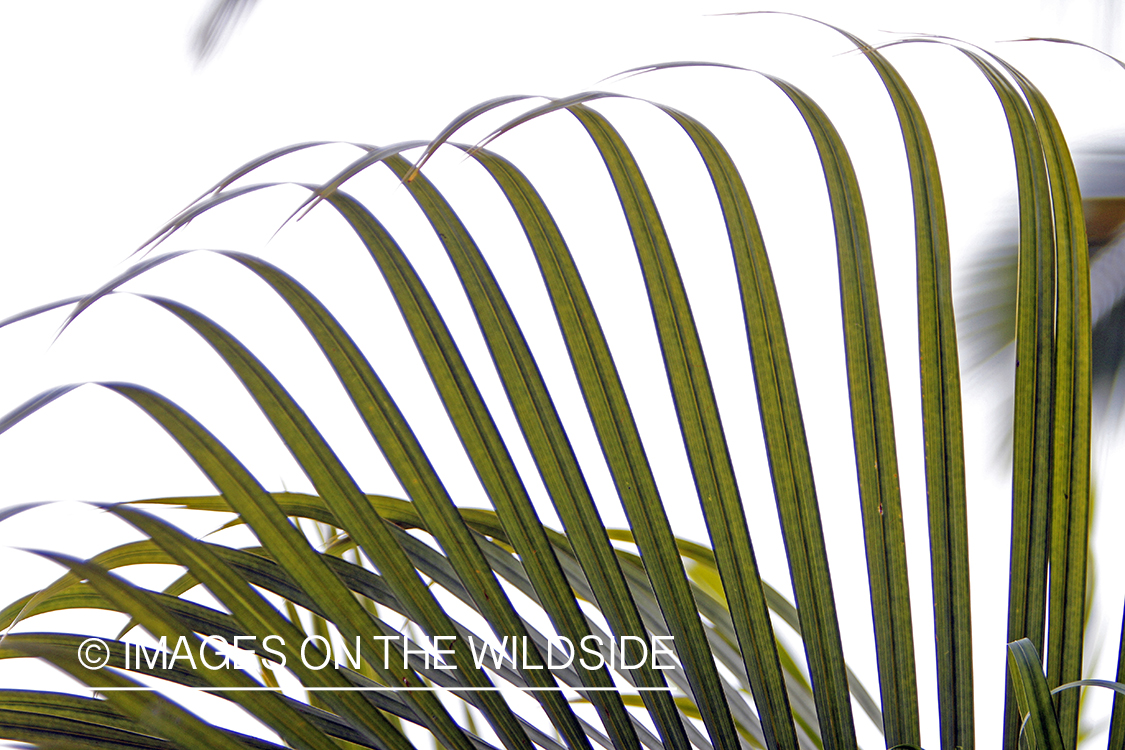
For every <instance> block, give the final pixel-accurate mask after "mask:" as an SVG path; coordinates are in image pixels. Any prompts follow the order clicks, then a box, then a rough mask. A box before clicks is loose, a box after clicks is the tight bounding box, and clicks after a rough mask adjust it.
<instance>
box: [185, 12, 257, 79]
mask: <svg viewBox="0 0 1125 750" xmlns="http://www.w3.org/2000/svg"><path fill="white" fill-rule="evenodd" d="M256 2H257V0H215V2H213V3H212V4H211V9H210V10H209V11H208V12H207V14H206V15H204V16H203V17H202V18H201V19H200V20H199V24H198V25H197V26H196V28H195V31H194V32H193V33H192V35H191V54H192V57H194V58H195V62H196V64H197V65H203V64H204V63H206V62H207V61H208V60H210V59H211V58H212V57H213V56H214V55H215V53H216V52H218V51H219V49H220V48H221V47H222V46H223V44H224V43H225V42H226V40H227V38H229V37H230V35H231V34H232V33H233V32H234V29H235V27H236V26H238V24H239V23H241V22H242V20H243V19H245V18H246V16H248V15H250V11H252V10H253V9H254V5H255V3H256Z"/></svg>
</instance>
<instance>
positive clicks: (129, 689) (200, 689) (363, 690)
mask: <svg viewBox="0 0 1125 750" xmlns="http://www.w3.org/2000/svg"><path fill="white" fill-rule="evenodd" d="M180 687H182V688H185V689H187V690H195V691H198V692H203V693H238V692H245V693H253V692H273V693H278V692H281V691H283V690H284V688H280V687H276V688H275V687H266V686H256V687H189V686H187V685H181V686H180ZM91 689H92V690H93V691H94V692H97V693H128V692H141V693H153V692H158V691H160V690H165V689H167V688H156V687H145V686H138V687H132V686H130V687H103V688H91ZM302 689H304V690H308V691H309V692H318V693H321V692H324V693H414V692H429V693H436V692H438V691H446V692H451V693H492V692H500V691H502V690H519V691H521V692H525V693H555V692H563V691H564V690H572V691H574V692H576V693H602V692H614V693H622V694H625V693H634V692H637V693H642V692H662V693H670V692H672V688H668V687H636V688H630V689H629V690H622V689H621V688H615V687H577V688H575V687H503V688H501V687H481V688H474V687H440V686H439V687H381V686H380V687H303V688H302Z"/></svg>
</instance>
